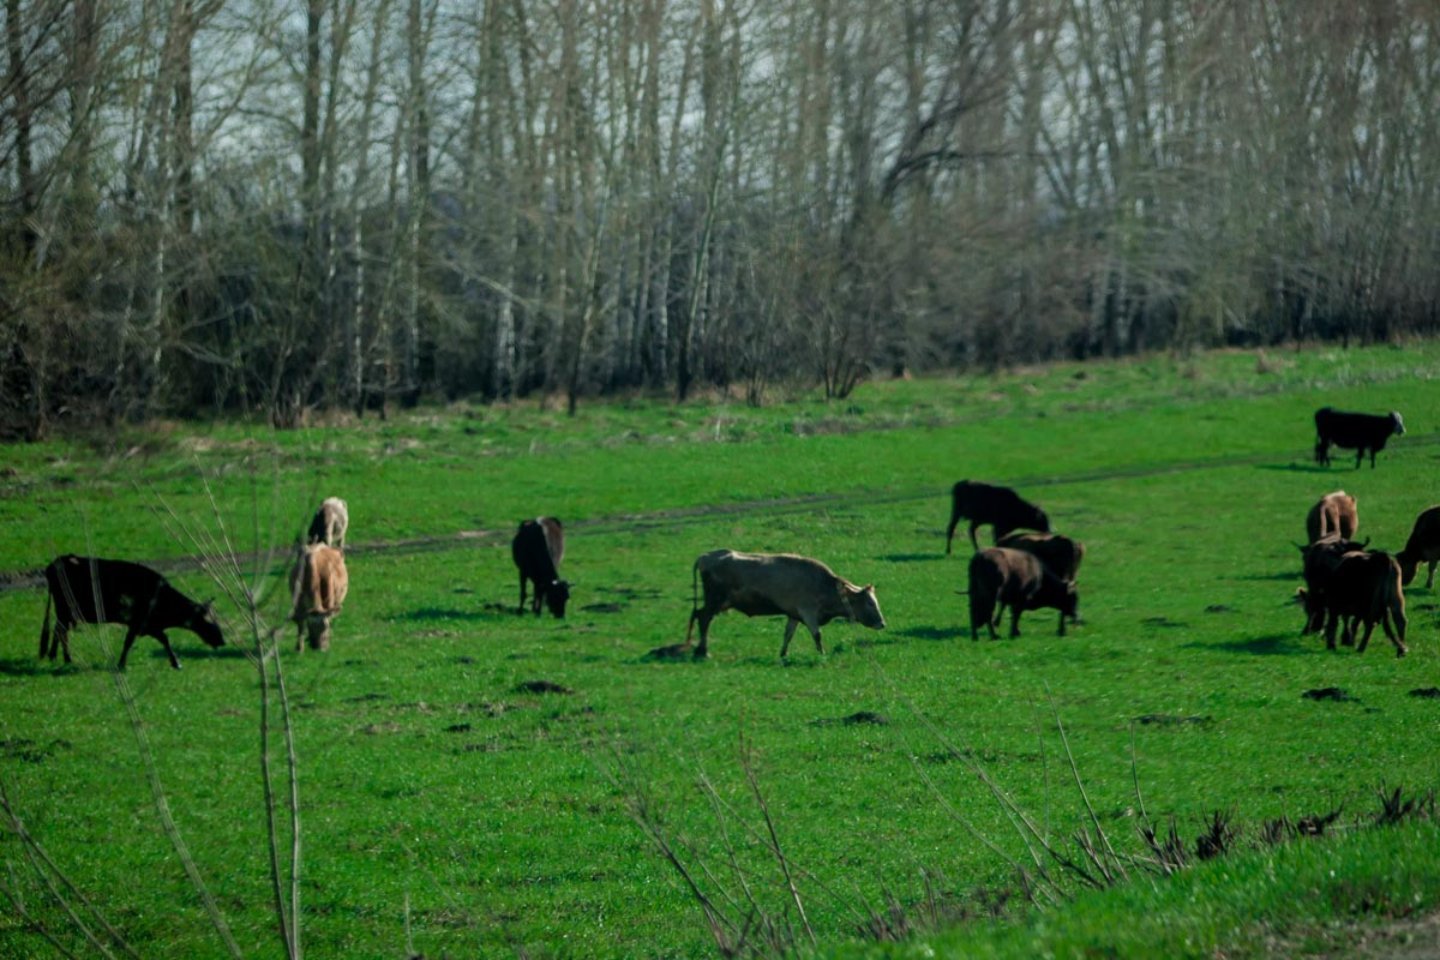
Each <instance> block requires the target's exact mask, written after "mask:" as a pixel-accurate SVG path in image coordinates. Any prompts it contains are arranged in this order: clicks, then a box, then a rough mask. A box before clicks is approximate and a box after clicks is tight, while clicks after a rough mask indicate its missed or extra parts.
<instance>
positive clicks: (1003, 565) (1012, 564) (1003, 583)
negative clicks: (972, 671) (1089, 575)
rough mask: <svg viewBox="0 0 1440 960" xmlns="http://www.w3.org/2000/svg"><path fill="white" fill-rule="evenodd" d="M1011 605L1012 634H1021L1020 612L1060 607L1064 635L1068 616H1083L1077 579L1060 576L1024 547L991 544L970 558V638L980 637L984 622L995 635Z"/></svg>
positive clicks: (991, 635)
mask: <svg viewBox="0 0 1440 960" xmlns="http://www.w3.org/2000/svg"><path fill="white" fill-rule="evenodd" d="M1005 607H1009V608H1010V636H1012V637H1018V636H1020V614H1022V613H1024V612H1025V611H1026V610H1039V609H1040V608H1041V607H1052V608H1054V609H1056V610H1059V611H1060V628H1059V634H1060V636H1062V637H1063V636H1065V619H1066V618H1067V617H1068V618H1070V620H1071V621H1072V622H1078V621H1079V619H1080V596H1079V594H1078V593H1076V591H1075V582H1074V581H1073V580H1062V579H1060V578H1059V577H1058V576H1056V575H1055V574H1054V573H1053V572H1052V571H1051V570H1050V569H1048V568H1047V567H1046V566H1045V564H1043V563H1041V562H1040V558H1039V557H1037V556H1035V555H1034V554H1033V553H1026V552H1025V551H1023V550H1012V549H1010V548H1008V547H991V548H989V549H988V550H981V551H980V552H979V553H977V554H975V555H974V556H973V557H971V558H970V639H971V640H978V639H980V625H981V624H982V623H983V624H984V625H985V628H986V629H987V630H989V631H990V639H992V640H993V639H995V624H996V623H997V622H998V621H999V620H1000V615H1001V613H1002V612H1003V610H1004V608H1005Z"/></svg>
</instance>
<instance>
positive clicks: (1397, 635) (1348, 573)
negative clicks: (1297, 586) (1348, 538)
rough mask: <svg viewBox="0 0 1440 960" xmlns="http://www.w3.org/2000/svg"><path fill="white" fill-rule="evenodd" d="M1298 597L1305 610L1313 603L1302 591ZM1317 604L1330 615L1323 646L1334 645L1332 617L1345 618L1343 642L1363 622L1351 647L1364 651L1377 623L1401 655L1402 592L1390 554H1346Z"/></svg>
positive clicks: (1373, 551)
mask: <svg viewBox="0 0 1440 960" xmlns="http://www.w3.org/2000/svg"><path fill="white" fill-rule="evenodd" d="M1300 596H1301V599H1302V600H1303V601H1305V604H1306V609H1307V610H1309V609H1311V608H1312V607H1313V606H1315V605H1316V604H1315V601H1314V600H1312V599H1311V598H1310V597H1309V595H1308V593H1307V592H1305V591H1304V590H1302V591H1301V594H1300ZM1321 604H1322V605H1323V606H1324V608H1325V611H1326V612H1327V613H1328V614H1331V615H1332V617H1331V620H1330V622H1329V623H1328V624H1327V625H1326V638H1325V639H1326V645H1327V646H1329V647H1331V648H1333V647H1334V646H1335V641H1334V635H1333V631H1334V626H1335V621H1336V620H1345V621H1346V625H1345V636H1346V642H1347V644H1348V643H1353V642H1354V641H1355V632H1356V629H1357V627H1358V626H1359V625H1360V624H1362V623H1363V624H1364V625H1365V634H1364V636H1362V637H1361V638H1360V641H1359V643H1358V644H1356V647H1355V650H1356V652H1357V653H1364V652H1365V648H1366V647H1367V646H1369V645H1370V634H1371V633H1373V632H1374V630H1375V624H1377V623H1378V624H1380V625H1381V626H1382V627H1384V629H1385V636H1387V637H1389V638H1390V642H1391V643H1393V644H1395V656H1397V657H1403V656H1405V653H1406V649H1405V591H1404V588H1403V587H1401V585H1400V564H1399V563H1398V562H1396V560H1395V558H1394V557H1392V556H1390V554H1388V553H1385V552H1383V551H1380V550H1372V551H1364V552H1362V551H1351V552H1349V553H1346V554H1345V555H1344V556H1342V557H1341V558H1340V562H1339V563H1338V564H1337V565H1336V567H1335V572H1334V574H1333V575H1332V576H1331V578H1330V583H1329V586H1328V587H1327V588H1326V590H1325V596H1324V598H1323V600H1322V601H1321Z"/></svg>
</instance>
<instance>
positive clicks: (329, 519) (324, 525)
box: [308, 497, 350, 550]
mask: <svg viewBox="0 0 1440 960" xmlns="http://www.w3.org/2000/svg"><path fill="white" fill-rule="evenodd" d="M349 526H350V511H349V509H347V508H346V506H345V501H344V500H341V499H340V498H339V497H326V498H325V500H324V502H322V503H321V504H320V509H319V510H316V511H315V519H314V520H311V521H310V537H309V539H308V542H309V543H323V544H325V545H326V546H329V547H334V548H335V549H336V550H344V549H345V531H346V530H347V529H348V528H349Z"/></svg>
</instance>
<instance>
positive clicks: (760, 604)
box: [685, 550, 885, 658]
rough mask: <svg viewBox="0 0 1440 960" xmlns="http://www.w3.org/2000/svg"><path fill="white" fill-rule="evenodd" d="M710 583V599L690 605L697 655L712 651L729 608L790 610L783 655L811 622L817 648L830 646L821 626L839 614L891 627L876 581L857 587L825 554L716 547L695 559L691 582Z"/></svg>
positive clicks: (754, 612)
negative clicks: (719, 618)
mask: <svg viewBox="0 0 1440 960" xmlns="http://www.w3.org/2000/svg"><path fill="white" fill-rule="evenodd" d="M697 581H698V583H699V584H700V585H701V586H703V587H704V590H705V603H704V605H703V606H702V605H700V603H699V597H698V596H696V597H695V605H694V607H693V608H692V609H691V611H690V624H689V626H688V627H687V628H686V630H685V643H686V644H687V645H688V644H689V643H690V637H691V634H692V632H693V630H694V628H695V621H696V620H699V621H700V645H699V646H698V647H696V648H695V656H696V658H700V657H704V656H706V655H707V653H708V651H709V646H708V642H709V637H710V621H711V620H713V619H715V617H716V615H717V614H719V613H721V612H723V611H725V610H738V611H740V612H741V613H743V614H745V616H747V617H767V616H785V617H789V621H788V622H787V623H786V624H785V642H784V643H782V644H781V645H780V656H781V657H782V658H783V657H784V656H785V655H786V653H787V651H788V650H789V649H790V638H791V637H793V636H794V635H795V628H796V627H798V626H799V625H800V624H802V623H803V624H805V626H806V628H807V629H808V630H809V631H810V635H811V636H812V637H814V638H815V649H816V650H818V651H819V652H820V653H824V652H825V645H824V644H823V643H821V641H820V628H821V627H823V626H824V625H825V624H827V623H829V622H830V621H831V620H834V619H836V618H837V617H844V618H846V619H848V620H853V621H855V622H856V623H859V624H861V625H862V626H866V627H869V628H871V629H872V630H883V629H885V617H884V616H883V615H881V613H880V603H879V601H878V600H876V598H875V588H874V587H873V586H871V585H868V584H867V585H866V586H863V587H857V586H856V585H855V584H853V583H851V582H850V581H849V580H846V579H845V578H844V577H841V576H837V575H836V574H835V571H833V570H831V569H830V568H829V567H827V566H826V565H825V564H823V563H821V562H820V561H819V560H812V559H810V558H809V557H801V556H796V555H795V554H793V553H741V552H739V551H737V550H712V551H711V552H709V553H704V554H701V555H700V556H699V557H698V558H697V559H696V560H695V567H694V570H693V572H692V574H691V588H692V590H693V589H694V588H695V584H696V582H697Z"/></svg>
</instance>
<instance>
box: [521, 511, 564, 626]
mask: <svg viewBox="0 0 1440 960" xmlns="http://www.w3.org/2000/svg"><path fill="white" fill-rule="evenodd" d="M510 556H511V557H513V558H514V559H515V566H516V567H518V568H519V569H520V606H519V608H518V609H517V610H516V611H515V612H516V613H524V612H525V581H526V580H530V581H533V582H534V584H535V597H534V599H533V600H532V601H531V609H533V610H534V611H535V615H536V616H537V617H538V616H539V615H540V604H541V602H542V601H543V602H544V604H545V605H546V606H547V607H549V608H550V612H551V613H552V614H554V615H555V616H556V617H557V618H559V619H561V620H563V619H565V602H566V601H567V600H569V599H570V584H569V583H567V582H566V581H564V580H561V579H560V561H561V560H563V559H565V532H564V529H563V528H562V527H561V526H560V521H559V520H557V519H555V518H554V517H540V518H538V519H535V520H526V521H523V522H522V523H521V524H520V529H518V530H516V531H515V539H514V540H511V541H510Z"/></svg>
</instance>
